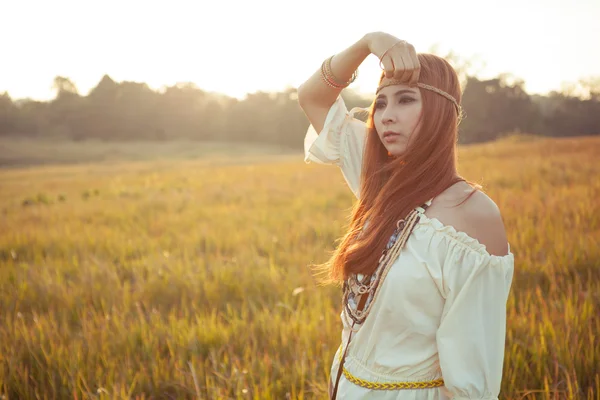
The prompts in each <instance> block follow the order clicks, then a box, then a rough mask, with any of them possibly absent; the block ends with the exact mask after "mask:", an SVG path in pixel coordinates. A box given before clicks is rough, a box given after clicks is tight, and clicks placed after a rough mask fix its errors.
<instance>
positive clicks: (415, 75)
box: [410, 48, 421, 85]
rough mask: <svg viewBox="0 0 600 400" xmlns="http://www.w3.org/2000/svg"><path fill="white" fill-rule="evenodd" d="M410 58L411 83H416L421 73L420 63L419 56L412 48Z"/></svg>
mask: <svg viewBox="0 0 600 400" xmlns="http://www.w3.org/2000/svg"><path fill="white" fill-rule="evenodd" d="M410 58H411V60H412V63H413V71H412V74H411V85H416V84H417V82H419V77H420V75H421V63H420V62H419V56H418V55H417V52H416V51H415V50H414V48H412V49H411V51H410Z"/></svg>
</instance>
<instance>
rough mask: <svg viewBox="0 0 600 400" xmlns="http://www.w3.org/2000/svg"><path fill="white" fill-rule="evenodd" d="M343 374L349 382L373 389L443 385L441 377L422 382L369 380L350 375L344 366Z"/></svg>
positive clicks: (423, 387)
mask: <svg viewBox="0 0 600 400" xmlns="http://www.w3.org/2000/svg"><path fill="white" fill-rule="evenodd" d="M344 376H345V377H346V379H348V380H349V381H350V382H352V383H354V384H355V385H358V386H362V387H364V388H367V389H374V390H396V389H428V388H434V387H438V386H444V380H443V379H441V378H440V379H435V380H433V381H424V382H418V381H415V382H388V383H381V382H369V381H366V380H364V379H360V378H357V377H356V376H354V375H352V374H351V373H350V372H348V370H347V369H346V368H344Z"/></svg>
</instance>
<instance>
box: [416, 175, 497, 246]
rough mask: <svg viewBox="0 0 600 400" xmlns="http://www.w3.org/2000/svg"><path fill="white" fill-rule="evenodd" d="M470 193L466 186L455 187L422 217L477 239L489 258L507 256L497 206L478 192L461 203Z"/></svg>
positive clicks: (437, 198)
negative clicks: (449, 226) (489, 255)
mask: <svg viewBox="0 0 600 400" xmlns="http://www.w3.org/2000/svg"><path fill="white" fill-rule="evenodd" d="M473 190H474V189H473V188H471V186H470V185H469V184H467V183H464V182H460V183H458V184H455V185H453V186H452V187H450V188H448V189H447V190H446V191H445V192H444V193H442V194H440V196H438V197H436V198H435V199H434V201H433V203H432V204H431V207H430V208H429V209H428V210H427V212H426V213H425V214H426V215H427V216H429V217H432V218H436V219H438V220H439V221H440V222H441V223H442V224H444V225H451V226H453V227H454V229H456V230H457V231H461V232H464V233H466V234H467V235H469V236H470V237H472V238H474V239H477V241H479V243H481V244H483V245H485V247H486V250H487V252H488V253H489V254H491V255H496V256H504V255H506V254H508V240H507V237H506V229H505V227H504V221H503V219H502V214H501V212H500V209H499V208H498V205H496V203H495V202H494V201H493V200H492V199H491V198H490V197H489V196H488V195H487V194H485V193H484V192H481V191H477V192H475V193H474V194H473V195H472V196H471V197H469V199H468V200H466V201H464V200H465V199H466V198H467V196H468V195H469V194H470V193H471V191H473ZM463 201H464V203H463ZM461 203H462V204H461ZM459 204H460V205H459Z"/></svg>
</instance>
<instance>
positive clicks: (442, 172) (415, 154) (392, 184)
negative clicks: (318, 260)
mask: <svg viewBox="0 0 600 400" xmlns="http://www.w3.org/2000/svg"><path fill="white" fill-rule="evenodd" d="M418 57H419V62H420V65H421V71H420V76H419V82H422V83H424V84H428V85H431V86H434V87H436V88H439V89H441V90H443V91H445V92H447V93H449V94H450V95H452V96H454V98H455V99H456V100H457V101H458V103H459V104H460V101H461V94H462V93H461V87H460V81H459V78H458V76H457V74H456V71H455V70H454V68H452V66H451V65H450V64H449V63H448V62H447V61H446V60H445V59H443V58H441V57H438V56H435V55H432V54H419V55H418ZM383 77H384V75H383V74H382V75H381V78H380V80H379V82H380V83H381V80H382V79H383ZM420 91H421V98H422V102H423V107H422V112H421V116H420V119H421V121H420V125H421V127H420V131H419V133H418V135H411V137H410V139H409V142H408V145H407V148H406V150H405V152H404V154H403V155H401V156H400V157H390V156H388V152H387V149H386V148H385V147H384V145H383V143H381V140H380V139H379V136H378V135H377V131H376V129H375V125H374V122H373V116H374V112H375V103H374V102H373V104H371V106H370V107H369V109H368V111H369V117H368V119H367V122H366V123H367V128H368V137H367V140H366V144H365V149H364V156H363V165H362V172H361V184H360V199H359V200H358V201H357V202H356V203H355V205H354V207H353V210H352V216H351V219H350V226H349V229H348V231H347V233H346V234H345V235H344V236H343V237H342V238H341V239H339V240H338V242H339V243H340V244H339V246H337V248H336V249H335V251H334V252H333V255H332V257H331V259H330V260H329V261H328V262H327V263H326V264H323V265H321V266H320V268H319V267H317V269H318V270H320V272H324V273H325V275H326V276H325V278H324V279H322V281H323V282H324V283H341V282H342V281H343V280H345V279H347V278H348V276H349V275H350V274H351V273H362V274H365V275H369V274H372V273H373V272H374V271H375V269H376V268H377V266H378V261H379V258H380V256H381V253H382V251H383V249H384V248H385V246H386V244H387V242H388V240H389V238H390V236H391V235H392V233H393V232H394V230H395V229H396V222H397V221H398V220H399V219H402V218H405V217H406V216H407V215H408V214H409V213H410V211H411V210H412V209H414V208H415V207H417V206H420V205H422V204H423V203H425V202H426V201H427V200H429V199H431V198H433V197H435V196H437V195H438V194H440V193H442V192H443V191H444V190H445V189H447V188H448V187H450V186H452V185H453V184H455V183H457V182H459V181H465V182H467V183H468V184H469V185H471V187H474V190H473V191H472V192H471V193H470V194H469V196H468V197H467V198H466V199H465V200H464V201H466V200H467V199H468V198H469V197H470V196H472V195H473V194H474V193H475V192H476V191H477V190H479V189H481V186H480V185H479V184H477V183H473V182H470V181H468V180H466V179H464V178H461V177H458V178H457V177H456V171H457V169H456V166H457V164H458V160H457V143H458V125H459V122H460V117H461V116H460V115H458V113H457V110H456V108H455V106H454V104H453V103H452V102H451V101H449V100H448V99H446V98H445V97H443V96H441V95H439V94H437V93H434V92H432V91H430V90H426V89H420ZM415 136H416V140H414V139H415ZM464 201H463V202H464ZM461 204H462V203H461ZM367 221H368V224H367V226H366V227H365V222H367ZM363 227H364V229H363ZM361 231H362V233H361Z"/></svg>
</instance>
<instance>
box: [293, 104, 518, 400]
mask: <svg viewBox="0 0 600 400" xmlns="http://www.w3.org/2000/svg"><path fill="white" fill-rule="evenodd" d="M361 124H362V126H361ZM365 132H366V128H365V125H364V123H363V122H361V121H359V120H355V119H353V118H351V117H350V115H349V113H348V111H347V109H346V107H345V104H344V102H343V100H341V97H340V98H338V100H336V102H335V103H334V105H333V106H332V107H331V109H330V111H329V113H328V115H327V120H326V123H325V126H324V128H323V130H322V131H321V133H320V134H318V135H317V134H316V132H315V131H314V128H312V126H311V127H309V129H308V132H307V134H306V139H305V143H304V144H305V161H306V162H310V161H315V162H318V163H322V164H334V165H338V166H339V167H340V168H341V169H342V173H343V175H344V178H345V179H346V181H347V182H348V185H349V186H350V188H351V189H352V191H353V192H354V193H355V195H356V196H357V197H358V189H359V186H360V185H359V181H360V170H361V168H360V166H361V164H362V147H364V135H365ZM430 201H431V200H430ZM419 209H420V210H422V208H419ZM513 271H514V255H513V254H512V252H511V250H510V244H509V252H508V254H507V255H505V256H494V255H490V254H489V253H488V252H487V250H486V246H485V245H483V244H481V243H479V241H478V240H476V239H475V238H472V237H470V236H468V235H467V234H466V233H464V232H459V231H456V230H455V229H454V227H452V226H449V225H444V224H442V222H441V221H439V220H437V219H435V218H429V217H428V216H427V215H426V214H421V219H420V221H419V222H418V224H417V225H416V226H415V229H414V230H413V233H412V234H411V236H410V237H409V239H408V241H407V243H406V247H405V248H404V249H403V250H402V252H401V253H400V255H399V257H398V259H397V260H396V262H395V263H394V264H393V265H392V267H391V268H390V271H389V273H388V275H387V277H386V279H385V280H384V281H383V283H382V286H381V289H380V290H381V292H380V293H379V294H378V298H377V299H376V300H375V303H374V304H373V308H372V309H371V313H370V315H369V316H368V317H367V319H366V320H365V322H364V323H363V325H361V326H359V327H358V328H359V329H358V332H354V333H353V335H352V340H351V341H350V346H349V349H348V355H347V356H346V361H345V367H346V369H347V370H348V371H349V372H350V373H351V374H352V375H354V376H356V377H359V378H361V379H364V380H367V381H372V382H398V381H423V380H432V379H438V378H443V379H444V383H445V386H442V387H438V388H430V389H403V390H392V391H385V390H372V389H366V388H363V387H361V386H358V385H355V384H354V383H352V382H350V381H348V380H346V378H345V377H344V375H342V377H341V378H340V383H339V388H338V399H340V400H341V399H352V400H356V399H376V400H391V399H419V400H425V399H430V400H434V399H435V400H438V399H439V400H446V399H497V398H498V395H499V392H500V384H501V379H502V367H503V362H504V347H505V335H506V301H507V298H508V294H509V290H510V287H511V283H512V278H513ZM340 316H341V319H342V325H343V329H342V334H341V343H342V344H341V345H340V348H339V349H338V351H337V353H336V354H335V357H334V359H333V363H332V366H331V371H330V374H331V380H332V381H334V380H335V377H336V376H337V370H338V365H339V358H340V357H341V356H340V352H341V351H342V347H343V346H345V344H346V342H347V340H348V335H349V332H350V330H349V329H350V324H351V320H350V319H349V318H347V317H346V316H345V313H344V312H343V311H342V313H341V315H340ZM348 321H350V323H349V322H348ZM355 329H356V327H355Z"/></svg>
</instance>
